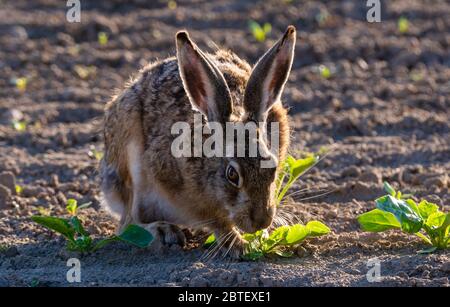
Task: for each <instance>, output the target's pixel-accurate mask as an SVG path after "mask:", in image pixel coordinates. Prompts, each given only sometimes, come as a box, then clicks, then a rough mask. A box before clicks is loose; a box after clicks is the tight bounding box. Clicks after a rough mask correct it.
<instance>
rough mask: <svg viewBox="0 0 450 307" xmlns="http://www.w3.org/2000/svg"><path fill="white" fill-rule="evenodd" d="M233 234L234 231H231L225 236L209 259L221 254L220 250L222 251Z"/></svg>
mask: <svg viewBox="0 0 450 307" xmlns="http://www.w3.org/2000/svg"><path fill="white" fill-rule="evenodd" d="M232 235H233V231H230V232H229V233H228V234H227V235H226V236H225V238H223V240H222V242H221V243H220V244H218V246H217V248H216V249H215V251H214V253H213V254H212V255H211V257H210V259H209V260H213V259H214V258H216V256H217V255H218V254H219V252H220V251H221V249H222V247H224V246H225V244H226V243H227V242H228V240H229V239H230V238H231V236H232Z"/></svg>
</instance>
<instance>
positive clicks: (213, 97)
mask: <svg viewBox="0 0 450 307" xmlns="http://www.w3.org/2000/svg"><path fill="white" fill-rule="evenodd" d="M176 41H177V58H178V66H179V69H180V76H181V79H182V81H183V86H184V89H185V91H186V93H187V95H188V97H189V100H190V102H191V104H192V106H193V108H194V109H196V110H198V111H200V112H201V113H203V114H204V115H205V116H206V117H207V118H208V121H216V122H220V123H225V122H227V121H228V119H229V117H230V115H231V112H232V100H231V95H230V90H229V88H228V86H227V83H226V81H225V78H224V77H223V75H222V73H221V72H220V70H219V69H218V68H217V66H216V65H214V63H213V62H212V61H211V60H209V59H208V57H207V56H206V55H205V54H204V53H203V52H202V51H201V50H200V48H198V47H197V45H195V44H194V43H193V42H192V41H191V40H190V38H189V34H188V33H187V32H186V31H180V32H178V33H177V35H176Z"/></svg>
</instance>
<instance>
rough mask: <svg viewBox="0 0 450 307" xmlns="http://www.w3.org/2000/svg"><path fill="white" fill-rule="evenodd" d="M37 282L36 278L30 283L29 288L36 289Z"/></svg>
mask: <svg viewBox="0 0 450 307" xmlns="http://www.w3.org/2000/svg"><path fill="white" fill-rule="evenodd" d="M39 283H40V282H39V280H38V279H37V278H33V279H32V280H31V282H30V287H31V288H36V287H38V286H39Z"/></svg>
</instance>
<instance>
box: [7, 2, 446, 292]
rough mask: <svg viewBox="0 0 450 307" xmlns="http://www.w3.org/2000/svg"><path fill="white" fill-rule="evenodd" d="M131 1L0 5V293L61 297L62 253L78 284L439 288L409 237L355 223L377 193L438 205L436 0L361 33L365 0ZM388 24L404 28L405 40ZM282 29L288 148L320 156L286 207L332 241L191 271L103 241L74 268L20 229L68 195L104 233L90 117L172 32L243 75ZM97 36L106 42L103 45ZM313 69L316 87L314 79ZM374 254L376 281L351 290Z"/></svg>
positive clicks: (179, 259) (194, 251)
mask: <svg viewBox="0 0 450 307" xmlns="http://www.w3.org/2000/svg"><path fill="white" fill-rule="evenodd" d="M145 2H146V1H138V0H135V1H127V2H126V3H127V4H124V3H125V1H123V3H122V1H117V0H116V1H90V2H88V1H82V3H83V6H82V22H81V23H79V24H70V23H68V22H67V21H66V19H65V10H66V8H65V6H64V5H65V2H63V3H62V2H61V1H57V0H40V1H33V2H30V1H24V0H14V1H2V6H1V8H0V46H1V48H0V72H1V73H0V146H1V147H0V173H2V174H0V244H1V245H0V246H1V248H0V286H13V285H44V286H61V285H62V286H64V285H68V283H67V281H66V272H67V269H68V268H67V267H66V261H67V259H68V258H70V257H72V256H77V257H78V258H80V260H81V263H82V274H83V275H82V283H81V285H83V286H88V285H98V286H104V285H190V286H202V285H211V286H227V285H249V286H310V285H314V286H343V285H344V286H347V285H352V286H367V285H376V286H387V285H400V286H405V285H408V286H449V276H450V257H449V254H448V251H441V252H437V253H434V254H432V255H419V254H417V251H418V250H420V249H421V248H423V247H425V246H424V245H423V244H422V243H421V242H420V241H419V240H418V239H416V238H415V237H412V236H406V235H403V234H401V233H399V232H395V231H392V232H387V233H383V234H370V233H364V232H362V231H361V230H360V229H359V225H358V223H357V221H356V220H355V218H356V216H357V215H358V214H361V213H363V212H366V211H368V210H370V209H372V208H373V207H374V202H373V199H375V198H376V197H378V196H381V195H382V193H383V191H382V184H381V183H382V181H383V180H387V181H389V182H391V183H392V184H393V185H394V186H395V187H396V188H401V189H402V191H404V192H411V193H413V194H414V195H415V196H416V197H417V198H426V199H428V200H432V201H433V202H435V203H437V204H439V205H440V206H443V208H444V210H446V211H448V210H449V208H450V193H449V187H450V180H449V176H448V174H449V170H450V116H449V97H450V81H449V80H450V68H449V67H450V4H449V3H448V1H445V0H442V1H439V0H436V1H417V0H416V1H406V0H401V1H400V0H397V1H382V2H383V4H382V5H383V15H382V22H381V23H374V24H370V23H368V22H366V21H365V16H366V7H365V1H307V2H306V3H299V2H297V1H292V2H288V1H286V3H285V2H282V1H275V0H273V1H272V0H270V1H254V2H251V1H237V0H221V1H206V0H205V1H203V0H196V1H192V2H190V1H177V2H176V3H177V8H176V9H169V8H168V5H167V3H166V2H165V1H151V3H152V4H145ZM387 2H388V3H387ZM326 13H328V18H322V21H320V22H319V20H320V19H318V18H316V17H317V16H326ZM400 16H406V17H407V18H408V20H409V23H410V25H409V29H408V32H407V33H404V34H400V33H399V31H398V27H397V20H398V18H399V17H400ZM249 19H254V20H257V21H258V22H270V23H271V24H272V27H273V30H272V32H271V33H270V34H269V36H268V39H267V41H265V42H263V43H259V42H256V41H255V39H254V38H253V36H252V35H251V33H250V32H249V30H248V24H247V23H248V20H249ZM288 24H294V25H296V27H297V29H298V43H297V47H296V58H295V62H294V67H293V71H292V73H291V76H290V79H289V82H288V85H287V88H286V90H285V93H284V96H283V100H284V102H285V103H286V104H287V105H289V106H290V108H291V109H290V115H291V119H292V126H293V134H292V138H293V139H292V143H293V146H292V148H291V151H292V152H293V153H295V151H296V150H302V151H317V150H319V149H320V148H321V147H323V146H330V145H331V144H335V146H333V147H332V148H333V150H332V151H331V153H330V154H329V155H328V156H327V157H326V159H324V160H323V161H322V162H321V163H320V164H318V165H317V167H316V168H314V169H313V170H311V171H310V172H308V173H307V174H306V175H305V176H304V177H303V180H302V181H301V183H300V184H299V185H298V186H296V187H295V189H294V190H293V191H295V190H299V189H304V188H307V190H306V191H305V193H303V194H302V193H300V194H298V195H296V196H295V197H293V198H292V199H291V201H290V205H289V209H288V210H289V211H290V212H294V213H295V214H296V215H297V216H298V217H299V218H301V219H302V220H303V221H308V220H310V219H319V220H321V221H323V222H324V223H326V224H328V225H329V226H330V227H331V228H332V229H333V233H332V234H330V235H328V236H326V237H323V238H319V239H314V240H311V241H309V242H308V243H306V244H305V245H304V246H303V248H301V249H299V254H300V256H296V257H294V258H292V259H268V260H264V261H261V262H258V263H250V262H230V261H229V260H221V259H216V260H213V261H212V262H207V263H203V262H200V261H199V259H200V256H201V255H202V253H203V252H204V250H202V248H191V249H188V250H184V251H183V250H179V249H176V248H171V249H168V250H165V251H162V252H161V253H155V252H154V251H152V250H138V249H134V248H130V247H129V246H125V245H122V244H115V245H111V246H108V247H107V248H105V249H104V250H101V251H98V252H96V253H94V254H90V255H76V254H75V255H73V254H72V253H68V252H66V251H65V250H64V241H63V240H62V239H61V238H60V237H58V236H56V235H54V234H51V233H50V232H48V231H46V230H43V229H42V228H41V227H39V226H37V225H35V224H34V223H32V222H31V221H30V216H31V215H33V214H39V213H43V212H44V213H45V211H47V212H50V213H51V214H54V215H60V214H63V213H64V206H65V202H66V199H67V198H75V199H77V200H78V201H79V202H85V201H91V202H93V206H92V207H91V208H88V209H86V210H84V211H83V212H82V213H81V216H82V218H83V219H84V220H85V222H86V224H87V225H88V229H89V230H90V231H91V232H92V233H93V234H95V235H97V236H99V237H100V236H106V235H109V234H111V233H112V232H113V230H114V222H113V220H112V219H111V218H110V217H109V216H108V215H107V214H106V213H105V212H104V211H103V210H102V209H100V207H99V199H100V195H99V187H98V177H97V175H98V174H97V171H96V169H97V163H98V162H97V160H96V159H95V157H92V155H89V151H90V150H92V148H95V149H96V150H98V151H102V140H101V137H100V134H99V133H98V129H99V125H98V124H99V119H100V117H101V115H102V112H103V107H104V105H105V102H106V101H108V99H109V97H110V96H111V95H112V94H113V93H114V89H115V88H118V87H121V86H122V85H123V83H124V82H126V80H127V79H128V78H129V76H130V75H131V74H133V73H135V72H136V71H137V70H138V69H139V68H140V67H141V66H143V65H144V64H145V63H147V61H152V60H154V59H156V58H164V57H166V56H168V55H173V54H174V34H175V32H176V31H177V30H179V29H182V28H187V29H188V30H189V31H190V33H191V36H192V37H193V39H194V40H196V41H197V42H198V43H199V45H200V46H201V47H202V48H204V49H206V50H208V49H209V50H210V49H211V48H214V45H213V44H212V43H211V41H214V42H215V43H216V44H218V45H220V46H224V47H227V48H230V49H232V50H233V51H235V52H236V53H237V54H238V55H239V56H241V57H242V58H245V59H247V60H248V61H249V62H251V63H254V62H255V61H256V60H257V57H258V56H259V55H261V54H262V53H263V52H264V51H265V50H266V49H267V48H268V47H269V46H270V45H271V44H272V43H273V42H274V40H275V39H276V38H277V37H279V36H280V34H281V33H282V31H283V30H284V29H285V27H286V25H288ZM99 31H104V32H106V33H107V34H108V36H109V40H108V42H107V44H106V45H104V46H101V45H100V44H99V43H98V41H97V33H98V32H99ZM320 64H324V65H327V67H329V68H330V69H331V71H332V72H333V74H332V76H331V77H330V78H328V79H326V78H324V77H322V76H321V75H320V74H319V73H318V72H317V67H318V65H320ZM80 67H81V69H80ZM86 67H91V68H86ZM86 72H87V75H85V74H86ZM20 77H26V78H27V80H28V83H27V87H26V90H25V91H20V90H19V89H17V87H16V86H15V85H14V83H13V82H12V81H13V79H14V78H20ZM14 119H16V120H24V121H26V122H27V127H26V130H25V131H22V132H21V131H16V130H15V129H13V128H12V125H11V121H12V120H14ZM14 181H15V182H16V183H17V184H18V185H20V186H22V187H23V191H22V192H21V193H20V195H16V193H15V190H14ZM327 191H331V193H329V194H327V195H323V196H318V195H320V194H321V193H323V192H327ZM374 257H377V258H378V259H379V260H380V261H381V276H382V281H381V282H379V283H369V282H368V281H367V279H366V273H367V271H368V268H367V266H366V264H367V260H368V259H371V258H374Z"/></svg>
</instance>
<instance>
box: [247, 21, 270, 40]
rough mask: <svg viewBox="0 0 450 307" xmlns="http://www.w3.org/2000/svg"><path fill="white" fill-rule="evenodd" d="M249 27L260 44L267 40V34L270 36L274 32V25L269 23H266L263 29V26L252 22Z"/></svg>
mask: <svg viewBox="0 0 450 307" xmlns="http://www.w3.org/2000/svg"><path fill="white" fill-rule="evenodd" d="M248 25H249V28H250V31H251V32H252V34H253V37H254V38H255V39H256V40H257V41H258V42H264V41H265V40H266V38H267V34H269V33H270V32H271V31H272V25H271V24H270V23H268V22H266V23H264V25H263V26H262V27H261V25H260V24H259V23H257V22H256V21H254V20H250V21H249V23H248Z"/></svg>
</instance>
